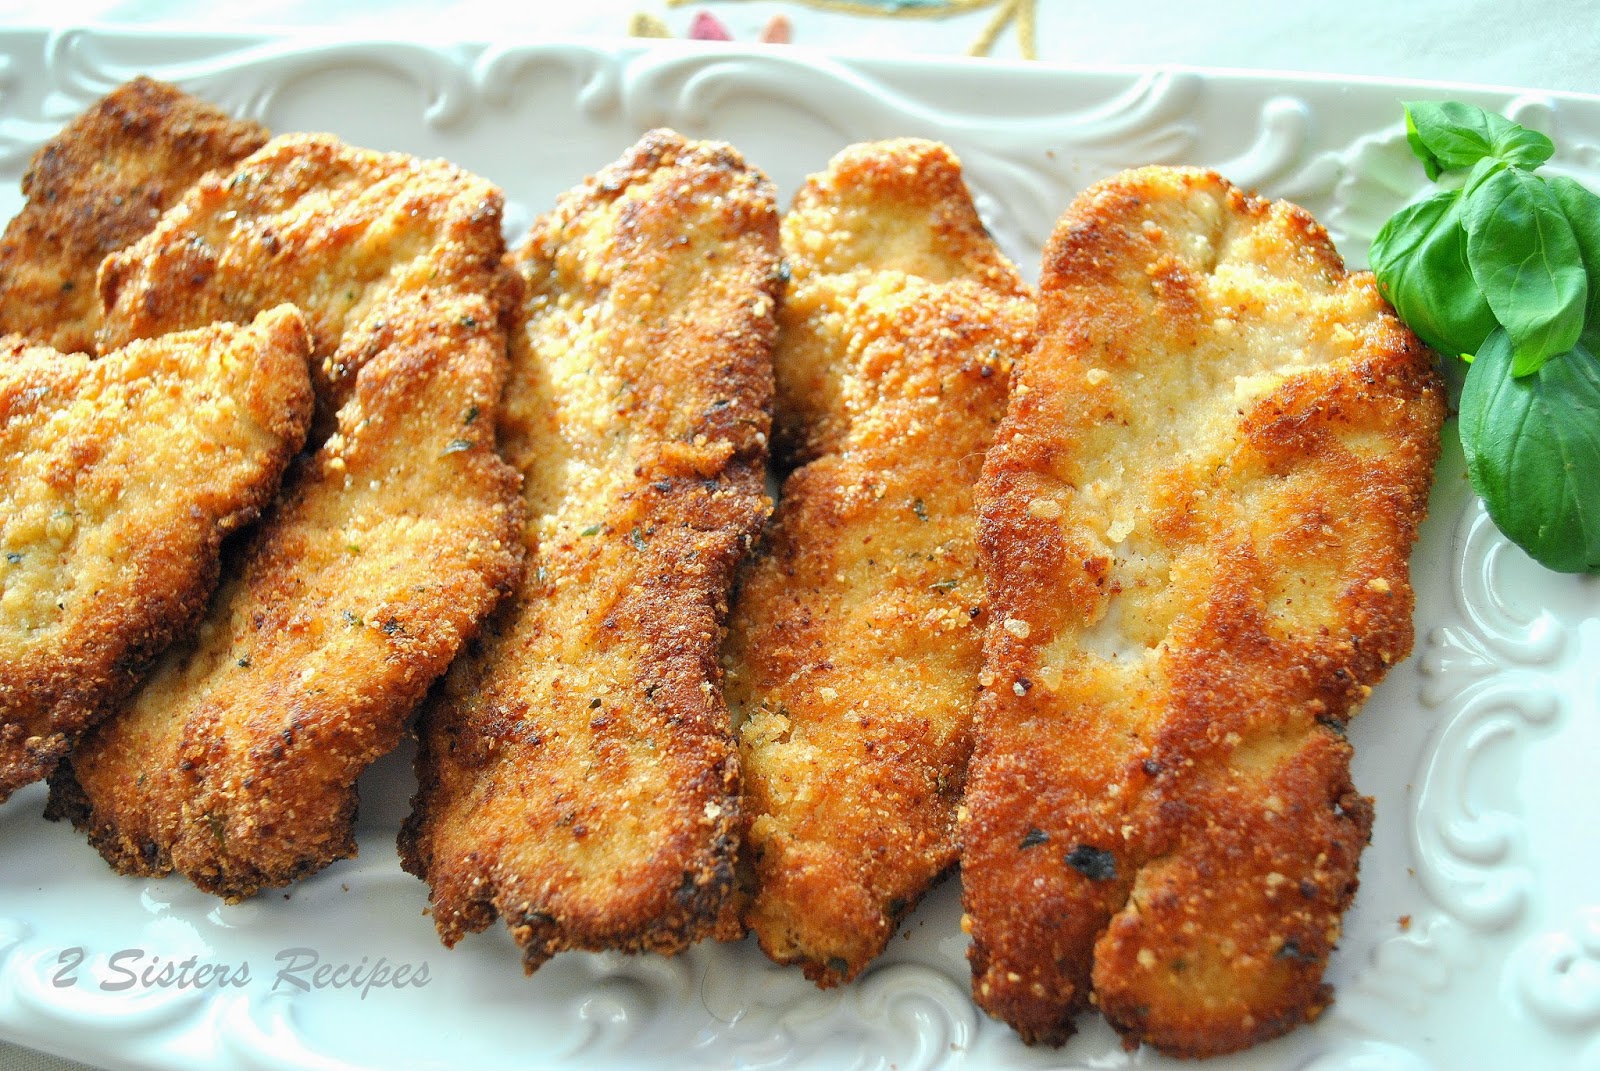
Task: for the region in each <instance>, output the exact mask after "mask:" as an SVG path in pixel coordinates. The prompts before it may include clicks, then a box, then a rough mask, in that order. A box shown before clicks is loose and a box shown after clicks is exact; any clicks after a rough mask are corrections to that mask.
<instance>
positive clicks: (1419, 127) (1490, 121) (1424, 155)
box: [1405, 100, 1556, 179]
mask: <svg viewBox="0 0 1600 1071" xmlns="http://www.w3.org/2000/svg"><path fill="white" fill-rule="evenodd" d="M1405 108H1406V141H1407V142H1409V143H1410V145H1411V151H1412V152H1413V153H1415V154H1416V156H1417V158H1418V159H1419V160H1421V161H1422V167H1423V170H1425V171H1426V172H1427V173H1428V177H1429V178H1430V179H1437V178H1438V177H1439V176H1440V175H1441V174H1443V173H1444V172H1446V171H1455V170H1457V169H1459V168H1464V167H1471V166H1472V165H1473V164H1475V163H1477V162H1478V161H1479V160H1481V159H1483V158H1484V157H1494V158H1496V159H1498V160H1502V161H1504V162H1505V163H1507V164H1511V165H1514V166H1516V167H1521V168H1526V169H1528V170H1529V171H1531V170H1533V169H1534V168H1536V167H1538V166H1539V165H1540V164H1542V163H1544V162H1545V161H1546V160H1548V159H1550V157H1551V156H1552V155H1554V154H1555V151H1556V147H1555V145H1554V144H1553V143H1552V142H1551V141H1550V139H1549V138H1547V137H1545V136H1544V135H1543V134H1541V133H1539V132H1538V131H1537V130H1529V129H1528V128H1527V127H1525V126H1522V125H1520V124H1518V123H1513V122H1512V121H1511V120H1510V119H1507V118H1506V117H1505V116H1503V115H1496V114H1495V113H1494V112H1486V111H1484V110H1483V109H1482V108H1477V107H1474V106H1473V105H1471V104H1462V103H1461V102H1459V101H1453V100H1452V101H1431V100H1420V101H1407V102H1406V105H1405Z"/></svg>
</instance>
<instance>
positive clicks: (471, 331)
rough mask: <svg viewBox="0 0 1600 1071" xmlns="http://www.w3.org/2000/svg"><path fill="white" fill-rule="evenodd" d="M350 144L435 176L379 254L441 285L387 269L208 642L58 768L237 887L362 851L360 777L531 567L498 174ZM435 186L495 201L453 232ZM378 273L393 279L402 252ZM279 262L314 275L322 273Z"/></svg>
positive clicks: (102, 808)
mask: <svg viewBox="0 0 1600 1071" xmlns="http://www.w3.org/2000/svg"><path fill="white" fill-rule="evenodd" d="M298 144H300V145H301V146H303V147H304V149H305V152H306V159H307V161H308V166H311V167H314V168H318V167H328V165H329V160H328V153H329V152H330V147H329V146H328V144H327V143H326V141H324V140H321V139H317V140H315V141H300V142H298ZM283 149H284V147H283V146H282V145H281V144H280V145H276V146H275V147H274V148H272V150H271V151H274V152H277V153H282V152H283ZM342 152H343V153H344V154H346V155H348V156H350V157H352V158H353V159H352V160H351V161H349V162H348V163H347V164H346V168H347V169H350V168H352V166H353V167H359V166H361V165H362V164H363V163H371V164H375V165H376V166H378V168H379V169H380V170H382V171H383V172H384V173H391V174H395V173H407V174H412V175H414V176H417V178H418V181H419V182H422V183H424V184H425V187H426V188H425V189H423V190H411V189H407V190H405V191H401V192H400V196H401V197H402V198H403V199H404V200H406V201H409V202H410V203H413V204H415V205H417V206H418V207H419V217H420V218H421V219H423V220H425V221H429V222H422V223H419V224H418V226H419V228H420V233H415V234H414V233H411V232H408V231H405V230H403V229H402V230H401V231H400V232H399V233H398V234H397V235H396V236H394V242H395V243H396V247H382V246H380V247H379V248H378V249H377V250H375V255H379V256H382V255H384V254H385V252H386V250H388V249H390V248H393V249H394V252H395V256H394V258H393V260H391V262H390V264H391V266H392V267H394V268H395V269H396V270H397V271H398V272H400V273H401V274H404V275H407V276H408V277H416V278H417V279H419V280H420V279H426V278H427V276H428V274H429V272H430V269H429V267H428V264H427V262H428V261H432V262H433V264H434V265H435V268H434V269H432V271H433V275H434V283H435V285H423V284H422V283H421V282H420V281H419V282H414V283H412V282H407V283H402V284H399V285H394V286H383V287H381V288H380V292H379V293H378V294H377V295H375V296H373V297H372V300H371V301H370V302H368V303H367V304H366V305H365V306H364V318H363V319H361V320H360V321H359V322H357V323H354V324H353V325H352V326H351V327H350V329H349V330H350V331H352V332H354V333H357V334H359V336H360V337H361V338H362V339H363V340H364V346H365V347H366V348H365V349H364V350H363V352H362V354H361V360H360V363H359V369H358V370H357V371H356V372H355V373H354V375H353V378H352V379H351V380H350V382H349V383H348V384H346V383H345V382H344V381H343V380H341V381H340V383H339V386H340V388H341V393H343V390H342V388H343V387H345V386H348V387H349V388H350V389H349V390H348V393H347V396H346V399H345V401H344V402H343V404H342V405H341V406H340V407H339V408H338V410H337V424H336V430H335V432H334V434H332V435H331V436H330V437H329V438H328V440H327V441H326V442H325V443H323V444H322V446H321V448H320V449H319V450H318V451H317V452H316V454H315V455H314V456H313V457H311V458H309V459H307V460H306V461H305V462H304V463H302V464H300V465H298V466H297V467H296V468H295V469H294V470H293V471H292V473H291V475H290V477H289V478H288V480H287V481H286V485H285V491H284V494H283V497H282V498H281V499H280V500H279V502H278V503H277V504H276V506H275V507H274V509H273V511H272V512H271V513H270V514H269V515H268V517H267V518H266V519H265V520H264V522H263V524H262V527H261V530H260V532H259V534H258V535H257V537H256V538H255V539H254V541H253V542H252V544H251V546H250V547H249V548H248V550H247V551H246V552H245V554H244V556H243V560H242V564H241V566H240V569H239V572H238V573H237V574H236V575H235V576H234V577H233V578H232V579H230V580H229V581H228V582H227V583H225V584H224V585H223V589H222V591H221V593H220V594H219V595H218V597H217V599H216V600H215V602H214V604H213V607H212V610H211V612H210V614H209V616H208V618H207V620H206V622H205V623H204V624H203V625H202V627H201V630H200V632H199V634H198V636H197V638H196V640H195V642H194V643H192V644H190V645H187V646H185V647H184V648H182V649H180V650H177V651H175V652H173V653H171V654H170V655H169V656H168V657H167V658H166V659H164V660H163V661H162V663H161V664H160V665H159V667H158V668H157V670H156V671H155V673H154V674H153V675H152V677H151V679H150V680H149V681H148V682H147V683H146V685H145V686H144V688H143V689H142V690H141V691H140V692H139V693H138V694H137V695H136V696H135V697H134V698H133V700H132V701H130V702H129V703H128V704H126V705H125V706H124V708H123V709H122V710H121V711H120V712H119V713H118V715H117V716H115V717H114V718H112V719H110V720H108V721H107V722H106V723H105V724H103V725H102V726H101V727H100V728H99V729H98V730H96V731H95V732H94V733H93V734H91V735H90V736H88V737H87V738H85V740H84V741H83V743H82V744H80V746H79V747H78V748H77V750H76V751H75V752H74V753H73V755H72V757H71V760H70V764H63V765H62V767H61V768H60V769H59V770H58V772H57V776H56V777H55V778H54V779H53V780H52V788H53V795H52V798H51V805H50V806H51V811H52V813H53V814H55V815H57V816H61V815H65V816H68V817H71V818H72V819H73V821H74V822H75V823H76V824H78V825H79V826H81V827H83V828H85V829H87V831H88V833H89V837H90V840H91V842H92V843H94V844H95V846H96V847H97V848H99V849H100V851H101V853H102V854H103V855H105V856H106V858H107V859H108V860H109V861H110V862H111V863H112V865H113V866H116V867H117V868H118V869H119V870H122V871H124V872H126V873H140V874H153V873H164V872H167V871H169V870H177V871H179V872H180V873H183V874H184V875H185V876H187V877H188V878H189V879H190V880H192V881H193V882H194V883H195V884H196V885H198V886H199V887H200V888H202V889H205V890H207V891H209V892H214V893H216V894H218V895H221V896H224V897H226V898H228V899H230V900H232V899H239V898H241V897H245V896H249V895H251V894H252V893H254V892H256V891H257V890H258V889H260V888H263V887H268V886H275V885H282V884H285V883H287V882H289V881H292V880H294V879H296V878H298V877H301V876H303V875H305V874H308V873H311V872H313V871H315V870H317V869H320V868H321V867H323V866H325V865H326V864H327V863H329V862H332V861H333V860H335V859H339V858H342V857H344V856H347V855H350V854H352V853H353V852H354V851H355V842H354V835H353V823H354V818H355V805H356V799H355V781H356V778H357V775H358V774H359V773H360V772H361V770H362V769H364V768H365V767H366V765H367V764H369V763H370V762H371V761H372V760H373V759H375V758H376V757H378V756H379V755H382V754H383V753H385V752H386V751H388V750H390V749H391V748H392V747H394V745H395V744H396V743H398V741H399V739H400V736H401V733H402V729H403V726H404V723H405V720H406V718H407V716H408V715H409V714H410V712H411V711H412V710H413V709H414V707H415V706H416V704H417V703H419V702H420V701H421V699H422V698H423V696H424V694H425V693H426V691H427V689H428V687H429V686H430V684H432V682H433V681H434V680H435V679H436V678H437V677H438V676H439V675H440V674H442V673H443V672H444V670H445V668H446V667H447V666H448V665H449V663H450V661H451V659H452V658H453V657H454V656H455V654H456V652H457V651H458V650H459V649H460V648H461V646H462V645H463V644H464V643H466V642H468V641H469V640H470V639H471V638H472V637H473V636H474V635H475V634H476V632H477V629H478V627H479V625H480V623H481V621H482V620H483V618H484V617H485V616H487V614H488V613H489V611H490V610H491V609H492V608H493V607H494V606H495V605H496V604H497V603H498V602H499V601H500V600H501V599H502V598H503V597H504V596H505V595H506V594H507V593H509V592H510V591H511V590H512V589H513V588H514V587H515V585H516V582H517V580H518V579H519V577H520V574H521V561H522V540H521V529H522V517H523V511H522V506H521V501H520V499H519V497H518V495H517V486H518V482H517V477H516V474H515V473H514V472H513V471H512V470H511V469H510V468H509V466H507V465H506V464H505V463H504V462H503V461H502V460H500V457H499V455H498V453H497V452H496V450H495V430H494V429H495V423H496V419H497V416H498V411H499V404H500V394H501V388H502V385H503V382H504V378H505V370H506V356H505V354H506V336H505V330H504V322H505V317H506V315H507V310H506V309H504V308H503V307H502V305H501V303H500V302H501V298H502V295H503V294H505V293H506V292H508V289H509V284H508V283H507V281H506V279H505V277H504V273H503V269H502V268H501V266H500V264H499V261H498V259H492V260H486V259H484V258H483V257H482V256H481V255H478V253H477V250H478V249H480V248H482V247H483V246H485V245H492V244H493V243H494V242H496V241H498V236H499V230H500V194H499V192H498V191H496V190H494V189H493V188H492V187H490V186H489V185H488V184H487V183H484V182H483V181H482V180H481V179H477V178H476V177H474V176H470V175H467V174H465V173H463V172H454V171H453V170H450V171H441V170H432V169H429V168H426V167H423V168H417V169H413V168H411V167H410V166H409V165H407V164H406V163H405V162H404V161H403V160H398V159H389V160H380V161H369V160H366V159H365V158H366V157H369V156H370V155H371V154H366V153H363V152H361V151H360V150H353V149H344V150H342ZM292 156H293V154H290V157H291V158H292ZM284 162H285V163H286V165H287V166H290V167H292V166H293V165H292V162H290V160H289V159H285V160H284ZM257 166H259V161H257V162H256V163H255V164H248V163H247V164H246V165H245V171H246V172H251V169H252V168H254V167H257ZM328 169H329V170H331V171H333V172H335V173H338V172H340V168H339V167H338V166H337V165H334V166H332V167H329V168H328ZM252 173H253V172H252ZM308 198H310V200H311V201H312V202H313V203H316V201H317V198H316V197H315V195H313V194H310V193H308ZM431 198H437V199H440V200H445V201H449V202H451V203H456V204H460V203H462V202H463V201H468V200H471V199H473V198H476V204H475V207H471V208H470V209H469V210H468V211H467V213H466V215H467V217H468V218H469V219H470V220H471V221H472V227H473V228H476V230H477V231H479V232H481V233H477V234H476V235H475V237H474V238H473V240H472V241H465V240H462V238H461V235H459V234H455V235H450V234H447V235H445V236H444V237H443V238H441V237H440V235H439V234H438V232H437V231H435V230H432V229H431V220H432V219H434V218H435V214H434V213H433V212H428V211H421V203H422V202H423V201H427V200H429V199H431ZM436 210H437V209H436ZM283 211H284V212H285V214H288V215H295V214H297V210H296V208H295V207H294V206H293V205H285V206H283ZM304 211H305V212H310V211H311V209H310V208H309V207H306V208H305V209H304ZM308 225H312V226H314V221H312V222H311V223H310V224H308ZM159 240H160V241H163V242H177V241H179V239H178V237H177V236H176V235H174V234H172V233H171V232H170V231H167V232H162V233H161V234H160V238H159ZM430 243H431V244H430ZM306 259H307V262H308V263H307V265H306V266H305V270H306V271H309V270H310V269H309V260H310V259H311V258H310V257H309V256H308V257H307V258H306ZM363 270H364V271H366V272H367V273H369V274H370V276H371V277H373V278H377V277H381V276H383V275H384V268H383V265H382V264H370V265H366V266H365V268H364V269H363ZM261 274H262V275H263V277H266V278H271V277H273V273H272V272H271V271H270V270H262V271H261ZM280 282H281V283H282V285H283V286H284V288H285V289H286V290H290V291H297V290H298V291H303V290H304V279H303V277H302V276H299V275H286V276H284V277H282V278H281V279H280ZM209 300H210V299H209V297H208V296H206V295H204V294H198V295H197V296H196V301H197V304H200V305H202V306H204V305H206V304H207V302H208V301H209ZM335 300H337V298H335ZM310 319H312V320H313V321H314V322H315V321H317V320H319V319H321V320H322V321H323V322H326V321H327V319H328V317H327V316H326V315H325V314H324V315H321V316H319V315H318V313H317V311H316V310H313V313H312V315H311V316H310ZM341 344H342V340H341V339H334V340H333V345H334V348H335V350H337V348H338V347H339V346H340V345H341ZM325 383H326V381H325ZM330 389H331V387H330Z"/></svg>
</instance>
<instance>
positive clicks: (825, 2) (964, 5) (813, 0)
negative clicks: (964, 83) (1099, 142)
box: [667, 0, 1039, 59]
mask: <svg viewBox="0 0 1600 1071" xmlns="http://www.w3.org/2000/svg"><path fill="white" fill-rule="evenodd" d="M706 2H707V0H667V6H668V7H685V6H687V5H689V4H697V3H706ZM791 2H792V3H797V4H801V5H804V6H805V7H810V8H815V9H817V10H819V11H831V12H835V13H837V14H841V15H862V16H866V17H868V18H881V19H948V18H952V17H954V16H957V15H968V14H971V13H972V12H974V11H982V10H983V9H985V8H991V7H992V8H994V9H995V13H994V17H993V18H991V19H990V20H989V24H988V25H987V26H985V27H984V28H983V32H982V33H980V34H979V35H978V39H977V40H976V41H974V42H973V43H972V47H971V48H970V49H968V50H967V54H968V55H971V56H987V55H988V54H989V50H990V49H992V48H993V47H994V43H995V41H996V40H998V39H999V37H1000V35H1001V34H1002V33H1004V32H1005V29H1006V27H1007V26H1010V25H1011V24H1012V23H1013V22H1014V23H1016V25H1017V49H1018V51H1020V52H1021V53H1022V56H1023V58H1024V59H1038V58H1039V54H1038V49H1037V47H1036V42H1035V39H1034V27H1035V26H1036V25H1037V18H1036V16H1037V13H1038V10H1037V5H1038V0H943V2H941V3H923V4H907V5H905V6H903V7H885V6H883V5H881V4H873V3H867V2H866V0H791Z"/></svg>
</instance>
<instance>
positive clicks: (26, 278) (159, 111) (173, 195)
mask: <svg viewBox="0 0 1600 1071" xmlns="http://www.w3.org/2000/svg"><path fill="white" fill-rule="evenodd" d="M266 140H267V132H266V130H265V128H263V127H262V126H260V125H259V124H257V123H250V122H242V121H239V120H236V119H230V118H229V117H228V116H226V115H224V114H223V113H222V112H220V111H218V110H217V109H216V108H214V107H212V106H211V105H209V104H206V103H205V102H203V101H199V100H196V99H195V98H194V97H191V96H189V95H188V94H187V93H184V92H183V91H182V90H180V89H178V88H177V87H176V86H171V85H167V84H166V83H164V82H157V81H154V80H153V79H150V78H142V77H141V78H135V79H133V80H132V81H131V82H127V83H125V84H123V85H121V86H118V87H117V88H116V89H114V90H112V91H111V92H110V93H108V94H107V95H106V96H105V97H103V98H101V100H99V101H98V102H96V103H95V104H94V105H93V106H92V107H90V108H89V109H88V110H87V111H85V112H84V113H83V114H82V115H80V116H78V118H76V119H74V120H73V121H72V122H71V123H69V124H67V126H66V127H65V128H64V129H63V130H62V131H61V133H60V134H58V135H56V136H55V137H54V138H52V139H51V140H50V141H48V142H46V143H45V145H44V147H43V148H41V149H40V150H39V151H38V152H37V153H36V154H35V155H34V157H33V160H32V162H31V163H30V165H29V167H28V170H27V172H26V173H25V174H24V175H23V176H22V193H23V196H24V197H26V198H27V203H26V204H25V205H24V206H23V209H22V211H21V212H19V213H18V214H17V215H16V216H15V217H14V218H13V219H12V220H11V222H10V223H9V224H8V225H7V227H6V231H5V235H4V237H0V335H3V334H7V333H17V334H21V335H24V336H26V337H27V338H28V339H30V340H31V341H34V342H37V343H40V344H43V345H48V346H51V347H53V348H55V349H58V350H60V351H62V352H63V353H73V352H92V351H93V349H94V345H95V335H96V332H97V331H98V330H99V329H100V323H101V306H100V298H99V295H98V293H97V292H96V290H95V273H96V272H97V271H98V270H99V268H100V262H101V261H102V260H104V259H105V258H106V256H107V255H108V254H111V253H115V252H117V251H118V250H120V249H123V248H125V247H126V246H129V245H132V244H133V243H134V242H135V241H136V240H138V239H139V238H142V237H143V236H144V235H146V234H148V233H149V232H150V231H151V230H152V229H154V227H155V225H156V221H157V220H158V219H160V218H161V213H163V212H165V211H166V210H167V209H168V208H170V207H172V205H173V204H174V203H175V202H176V201H177V200H178V198H179V197H181V196H182V195H183V193H184V191H186V190H188V189H189V188H190V187H191V186H193V185H194V184H195V183H196V182H198V181H199V180H200V178H201V176H203V175H206V174H208V173H210V172H213V171H218V170H223V171H228V170H232V168H233V166H234V165H235V164H237V163H238V162H239V161H240V160H242V159H244V158H245V157H246V156H249V155H250V154H251V153H253V152H255V151H256V150H257V149H259V148H261V146H262V145H263V144H265V143H266ZM209 322H210V321H205V323H209ZM189 326H195V327H198V326H203V324H201V323H191V324H190V325H189Z"/></svg>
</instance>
